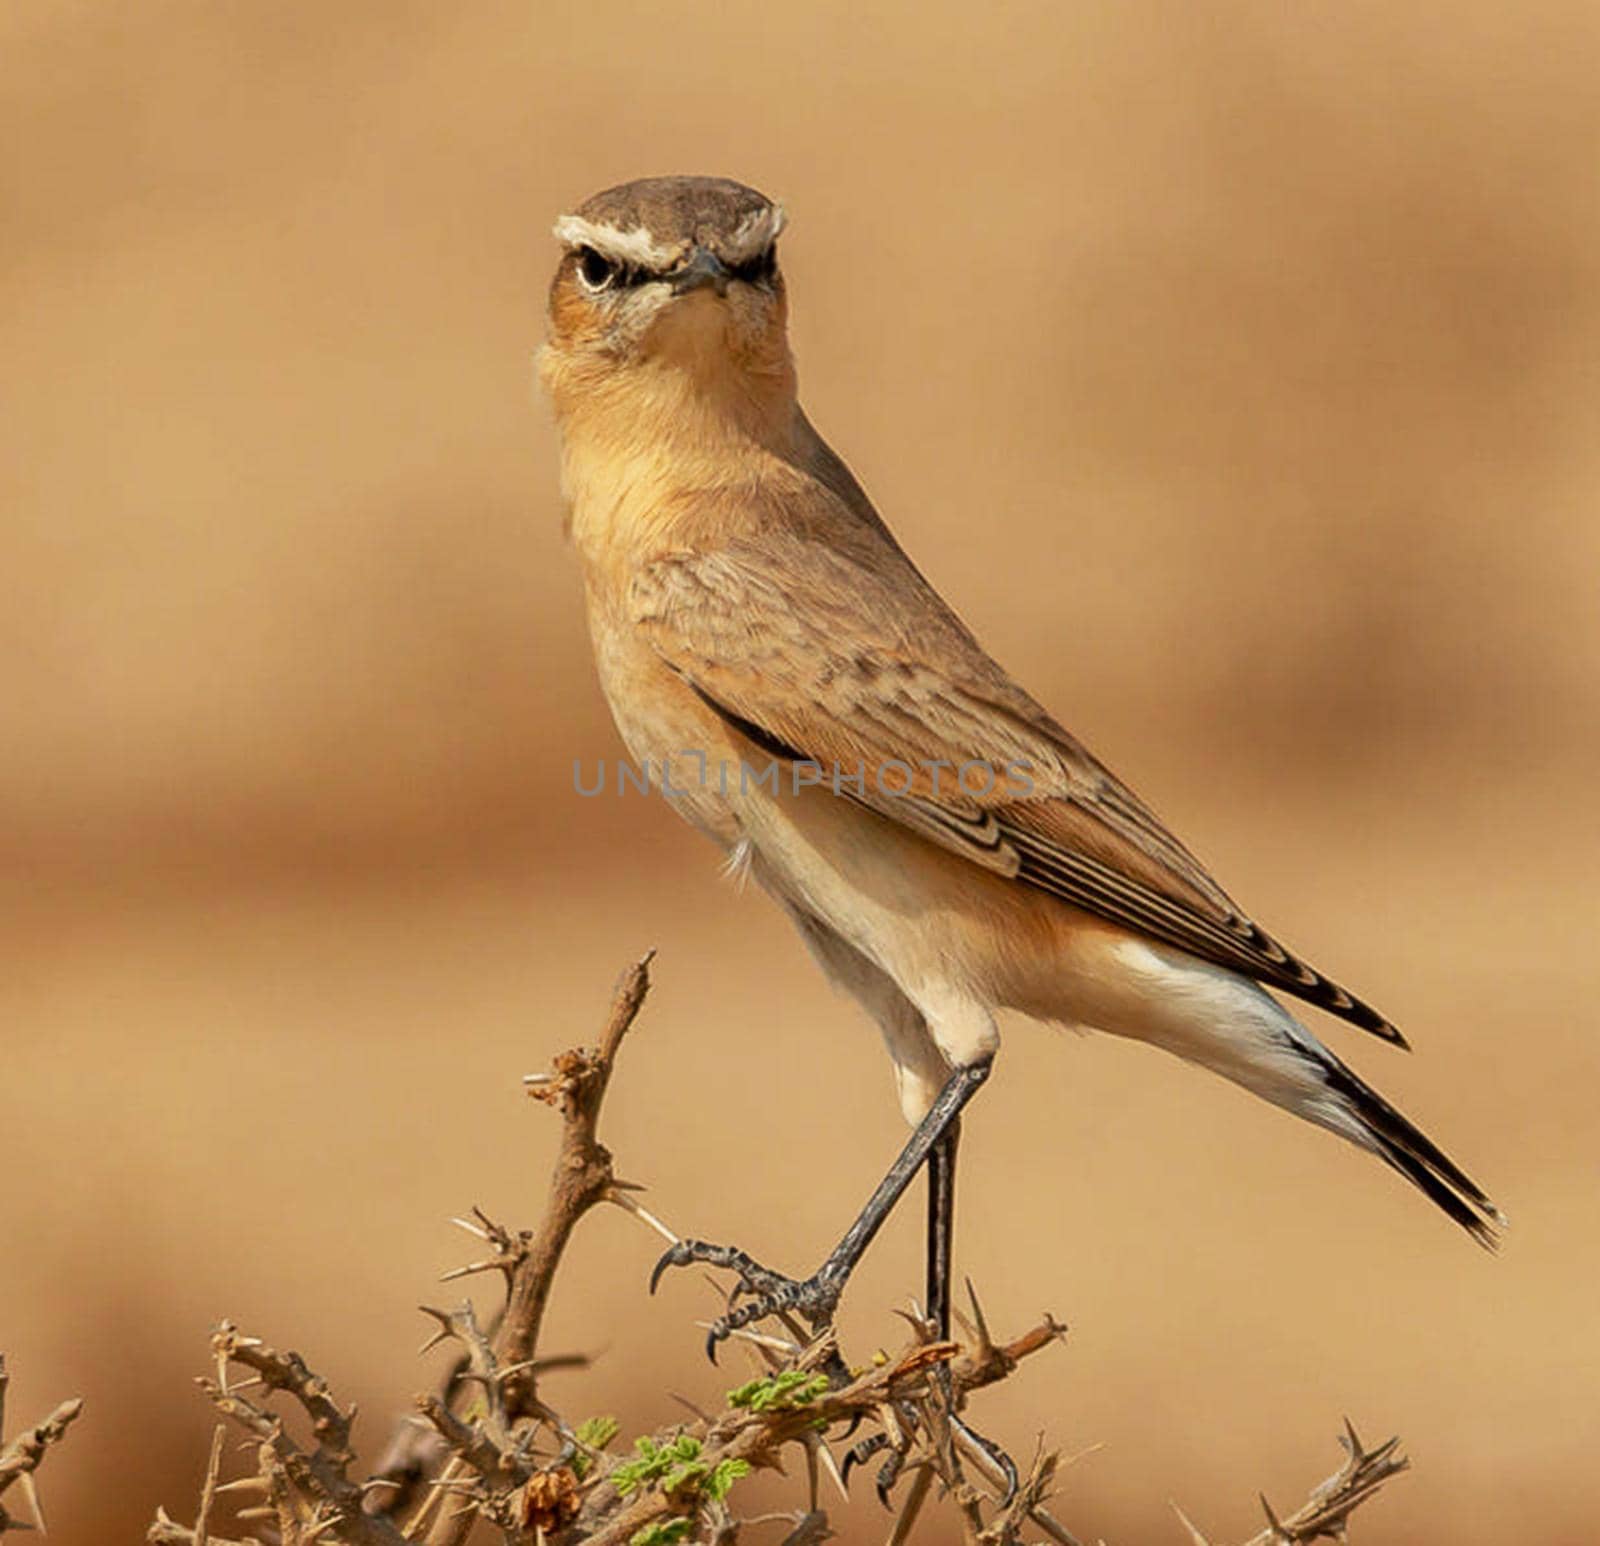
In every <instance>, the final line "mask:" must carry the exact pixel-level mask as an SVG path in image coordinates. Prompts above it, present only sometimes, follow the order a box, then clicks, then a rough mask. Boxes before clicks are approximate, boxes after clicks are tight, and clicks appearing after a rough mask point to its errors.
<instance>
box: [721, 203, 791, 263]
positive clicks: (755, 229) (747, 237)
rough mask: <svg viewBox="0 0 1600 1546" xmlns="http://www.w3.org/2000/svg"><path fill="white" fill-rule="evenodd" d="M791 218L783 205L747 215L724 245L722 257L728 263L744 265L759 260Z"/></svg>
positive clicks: (770, 206)
mask: <svg viewBox="0 0 1600 1546" xmlns="http://www.w3.org/2000/svg"><path fill="white" fill-rule="evenodd" d="M788 219H789V217H788V216H787V215H786V214H785V213H784V211H783V205H781V204H769V205H768V206H767V207H766V208H765V209H758V210H756V211H755V212H754V213H753V214H749V215H746V216H745V217H744V219H743V220H741V221H740V222H739V225H738V228H737V229H736V230H735V231H734V233H733V235H732V236H730V237H729V238H728V239H727V241H725V242H723V243H722V256H723V259H724V261H726V262H728V263H744V262H747V261H748V260H749V259H751V258H759V257H760V256H761V254H762V253H764V252H765V251H766V250H767V248H768V247H770V246H771V245H772V244H773V243H774V242H775V241H777V239H778V233H779V232H780V231H781V230H782V229H783V228H784V226H785V225H786V224H787V223H788Z"/></svg>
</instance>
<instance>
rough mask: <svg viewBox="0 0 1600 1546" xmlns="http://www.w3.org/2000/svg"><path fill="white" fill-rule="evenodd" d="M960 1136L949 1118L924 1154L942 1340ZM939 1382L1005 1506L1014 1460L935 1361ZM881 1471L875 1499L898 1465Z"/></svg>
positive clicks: (935, 1310)
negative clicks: (969, 1417)
mask: <svg viewBox="0 0 1600 1546" xmlns="http://www.w3.org/2000/svg"><path fill="white" fill-rule="evenodd" d="M960 1141H961V1124H960V1122H959V1121H957V1122H952V1123H951V1124H950V1125H949V1127H947V1128H946V1129H945V1132H944V1136H943V1137H942V1138H941V1139H940V1140H939V1142H938V1143H936V1144H935V1145H934V1146H933V1148H932V1149H931V1150H930V1151H929V1154H928V1319H929V1320H930V1321H932V1322H933V1325H934V1331H935V1334H936V1335H937V1336H938V1337H939V1339H940V1340H941V1341H949V1339H950V1273H951V1262H952V1259H953V1257H954V1254H955V1238H956V1148H957V1146H958V1144H959V1143H960ZM939 1382H940V1385H941V1387H942V1389H943V1390H944V1394H945V1401H946V1404H947V1406H948V1408H949V1414H950V1427H951V1429H952V1431H953V1432H954V1433H955V1434H956V1435H957V1436H958V1437H959V1438H964V1439H965V1440H966V1441H967V1443H968V1445H970V1446H971V1447H972V1448H974V1449H976V1450H978V1451H980V1452H981V1453H982V1455H983V1457H984V1460H985V1461H986V1462H987V1469H988V1470H989V1472H990V1474H991V1475H992V1476H994V1477H996V1478H998V1480H999V1482H1000V1486H1001V1492H1002V1499H1001V1504H1000V1506H1001V1507H1002V1508H1008V1507H1009V1506H1010V1504H1011V1500H1012V1499H1013V1498H1014V1497H1015V1496H1016V1494H1017V1486H1018V1476H1017V1466H1016V1462H1015V1461H1014V1460H1012V1458H1011V1457H1010V1455H1008V1454H1007V1453H1006V1452H1005V1451H1004V1450H1003V1449H1001V1447H1000V1446H999V1445H998V1444H996V1443H995V1442H994V1440H993V1439H988V1438H985V1437H984V1436H983V1434H981V1433H979V1432H978V1431H977V1430H976V1429H975V1428H973V1427H971V1426H970V1425H969V1424H968V1423H967V1422H965V1421H964V1420H963V1419H962V1418H961V1416H960V1415H959V1414H958V1413H957V1411H956V1402H955V1391H954V1388H953V1386H952V1384H951V1380H950V1365H949V1364H941V1365H940V1366H939ZM902 1460H903V1457H902ZM884 1470H885V1471H887V1472H888V1475H887V1476H885V1475H884V1474H883V1472H880V1473H879V1479H878V1480H879V1490H878V1496H879V1497H880V1498H881V1497H883V1496H884V1495H885V1493H886V1492H887V1490H888V1489H889V1488H890V1487H892V1486H893V1485H894V1482H895V1479H896V1478H897V1477H898V1476H899V1467H898V1466H895V1467H894V1468H893V1469H890V1467H889V1465H888V1463H887V1462H885V1467H884Z"/></svg>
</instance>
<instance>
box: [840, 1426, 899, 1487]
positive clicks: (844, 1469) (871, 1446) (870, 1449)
mask: <svg viewBox="0 0 1600 1546" xmlns="http://www.w3.org/2000/svg"><path fill="white" fill-rule="evenodd" d="M857 1420H858V1421H859V1420H860V1418H859V1414H857ZM851 1431H852V1432H854V1431H855V1430H854V1428H853V1427H852V1429H851ZM888 1447H889V1435H888V1434H887V1433H874V1434H873V1435H872V1436H871V1437H870V1438H865V1439H863V1440H862V1441H861V1442H860V1443H859V1444H853V1445H852V1446H851V1447H850V1448H849V1449H848V1450H847V1451H846V1452H845V1457H844V1464H843V1465H842V1466H841V1467H840V1468H839V1475H840V1477H841V1479H842V1480H843V1481H844V1482H845V1483H846V1484H847V1485H848V1483H849V1481H850V1473H851V1471H852V1470H854V1469H855V1467H856V1466H858V1465H865V1464H866V1462H867V1461H869V1460H870V1459H872V1457H873V1456H874V1455H875V1454H877V1453H878V1451H879V1450H880V1449H887V1448H888Z"/></svg>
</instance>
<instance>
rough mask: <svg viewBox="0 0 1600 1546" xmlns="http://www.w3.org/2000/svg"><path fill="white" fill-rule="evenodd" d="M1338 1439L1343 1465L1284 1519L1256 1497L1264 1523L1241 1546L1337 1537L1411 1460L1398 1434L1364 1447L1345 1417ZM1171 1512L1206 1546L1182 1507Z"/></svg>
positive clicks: (1294, 1544)
mask: <svg viewBox="0 0 1600 1546" xmlns="http://www.w3.org/2000/svg"><path fill="white" fill-rule="evenodd" d="M1339 1442H1340V1443H1341V1444H1342V1445H1343V1446H1344V1452H1345V1458H1344V1464H1343V1465H1341V1466H1340V1467H1339V1469H1338V1470H1337V1471H1335V1472H1334V1473H1333V1475H1332V1476H1330V1477H1328V1479H1327V1480H1326V1481H1324V1482H1322V1483H1321V1484H1320V1485H1318V1486H1317V1487H1315V1488H1313V1489H1312V1492H1311V1496H1310V1498H1309V1499H1307V1501H1306V1503H1305V1504H1304V1506H1303V1507H1301V1508H1299V1509H1297V1510H1296V1511H1295V1512H1294V1513H1293V1514H1291V1515H1289V1517H1288V1518H1287V1519H1279V1518H1278V1516H1277V1515H1276V1514H1275V1513H1273V1511H1272V1505H1271V1504H1270V1503H1269V1502H1267V1500H1266V1498H1265V1497H1263V1498H1262V1499H1261V1507H1262V1509H1263V1511H1264V1512H1265V1513H1266V1516H1267V1527H1266V1529H1264V1530H1262V1531H1260V1532H1259V1533H1258V1534H1256V1535H1252V1536H1251V1537H1250V1539H1249V1540H1248V1541H1246V1542H1245V1543H1244V1546H1308V1543H1309V1542H1311V1541H1320V1540H1330V1541H1342V1540H1344V1539H1345V1530H1346V1527H1347V1526H1348V1525H1349V1523H1350V1516H1351V1514H1353V1513H1354V1512H1355V1511H1356V1509H1358V1508H1359V1507H1360V1506H1361V1505H1362V1504H1363V1503H1365V1502H1366V1501H1367V1499H1368V1498H1370V1497H1371V1496H1372V1495H1373V1494H1374V1493H1375V1492H1376V1491H1377V1490H1378V1489H1379V1488H1380V1487H1381V1486H1383V1484H1384V1483H1385V1482H1386V1481H1388V1480H1389V1478H1390V1477H1391V1476H1398V1475H1399V1474H1400V1472H1402V1471H1404V1470H1408V1469H1409V1468H1410V1465H1411V1462H1410V1461H1409V1460H1407V1459H1406V1457H1405V1456H1404V1455H1402V1454H1401V1453H1400V1440H1399V1439H1398V1438H1394V1439H1390V1440H1389V1441H1388V1442H1387V1443H1384V1444H1379V1445H1378V1446H1377V1447H1376V1448H1375V1449H1368V1448H1367V1447H1366V1445H1364V1444H1363V1443H1362V1442H1361V1438H1360V1435H1359V1434H1357V1432H1356V1430H1355V1427H1354V1426H1353V1424H1352V1423H1351V1422H1350V1419H1349V1418H1346V1419H1345V1424H1344V1432H1343V1433H1341V1434H1340V1435H1339ZM1177 1513H1178V1518H1179V1519H1182V1520H1183V1523H1184V1525H1185V1527H1186V1528H1187V1529H1188V1531H1189V1534H1190V1537H1191V1538H1192V1540H1193V1543H1194V1546H1211V1543H1210V1542H1209V1541H1208V1540H1207V1539H1206V1538H1205V1536H1203V1535H1202V1534H1201V1533H1200V1532H1199V1531H1198V1530H1197V1529H1195V1527H1194V1525H1193V1524H1192V1523H1190V1521H1189V1520H1188V1519H1187V1518H1186V1517H1185V1515H1184V1513H1183V1510H1182V1509H1179V1510H1178V1511H1177Z"/></svg>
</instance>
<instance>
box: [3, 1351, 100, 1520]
mask: <svg viewBox="0 0 1600 1546" xmlns="http://www.w3.org/2000/svg"><path fill="white" fill-rule="evenodd" d="M10 1382H11V1380H10V1376H9V1375H8V1374H7V1373H6V1360H5V1355H4V1354H3V1353H0V1435H3V1434H4V1433H5V1416H6V1388H7V1386H8V1385H9V1384H10ZM82 1410H83V1402H82V1401H81V1400H79V1399H77V1398H74V1399H73V1400H71V1401H63V1402H62V1403H61V1405H60V1406H58V1407H57V1408H56V1409H55V1411H53V1412H52V1413H51V1414H50V1415H49V1416H48V1417H47V1418H45V1420H44V1421H43V1422H41V1423H35V1424H34V1425H33V1427H31V1428H24V1429H23V1430H22V1432H21V1433H19V1434H18V1435H17V1436H16V1437H15V1438H14V1439H12V1440H11V1442H10V1443H9V1444H0V1494H4V1493H5V1492H7V1491H8V1490H9V1489H10V1488H11V1487H13V1486H16V1487H19V1488H20V1489H21V1492H22V1495H23V1497H24V1498H25V1499H26V1500H27V1504H28V1512H29V1513H30V1514H32V1516H33V1518H32V1520H31V1521H29V1520H24V1519H18V1518H17V1517H16V1516H15V1515H13V1514H11V1513H9V1512H8V1511H7V1509H6V1506H5V1504H3V1503H0V1535H4V1534H5V1533H6V1531H7V1530H43V1529H44V1509H43V1507H42V1506H41V1505H40V1503H39V1491H38V1488H37V1487H36V1486H35V1484H34V1480H33V1473H34V1472H35V1471H37V1470H38V1469H39V1463H40V1461H42V1460H43V1459H44V1457H45V1453H46V1451H48V1450H49V1448H50V1446H51V1445H52V1444H59V1443H60V1442H61V1440H62V1438H63V1437H64V1436H65V1434H66V1431H67V1429H68V1428H70V1427H71V1426H72V1424H73V1422H74V1421H75V1420H76V1419H77V1416H78V1414H79V1413H80V1412H81V1411H82Z"/></svg>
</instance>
